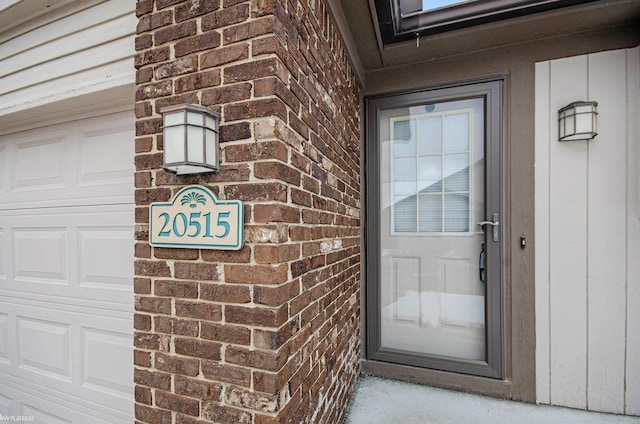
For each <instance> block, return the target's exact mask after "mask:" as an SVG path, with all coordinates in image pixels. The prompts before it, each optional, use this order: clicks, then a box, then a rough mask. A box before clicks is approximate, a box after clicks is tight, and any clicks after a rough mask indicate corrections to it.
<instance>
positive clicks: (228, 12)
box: [202, 4, 249, 31]
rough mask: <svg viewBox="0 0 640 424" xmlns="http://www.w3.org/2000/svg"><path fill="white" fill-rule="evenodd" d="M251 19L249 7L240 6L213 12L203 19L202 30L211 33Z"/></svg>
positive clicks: (226, 7) (245, 5)
mask: <svg viewBox="0 0 640 424" xmlns="http://www.w3.org/2000/svg"><path fill="white" fill-rule="evenodd" d="M248 18H249V5H248V4H239V5H235V6H231V7H228V6H227V5H225V7H224V9H222V10H219V11H216V12H213V13H211V14H209V15H207V16H204V17H202V30H203V31H209V30H212V29H217V28H222V27H225V26H229V25H233V24H238V23H240V22H243V21H245V20H247V19H248Z"/></svg>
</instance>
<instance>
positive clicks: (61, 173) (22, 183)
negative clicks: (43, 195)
mask: <svg viewBox="0 0 640 424" xmlns="http://www.w3.org/2000/svg"><path fill="white" fill-rule="evenodd" d="M67 144H68V139H67V138H66V137H63V136H60V137H54V138H46V139H36V140H30V139H27V140H24V141H19V142H17V143H16V144H15V149H14V152H13V153H14V158H13V160H12V161H11V163H12V164H13V165H12V167H11V170H12V184H11V185H12V189H13V191H14V192H23V191H34V190H51V189H63V188H65V187H66V186H67V181H66V178H67V173H68V169H69V165H68V164H67V163H66V162H67V156H68V153H67V149H68V147H67Z"/></svg>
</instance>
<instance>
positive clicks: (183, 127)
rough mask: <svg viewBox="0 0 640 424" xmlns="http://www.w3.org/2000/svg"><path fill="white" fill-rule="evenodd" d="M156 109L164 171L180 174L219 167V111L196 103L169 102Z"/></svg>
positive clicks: (200, 172) (214, 170)
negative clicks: (160, 134)
mask: <svg viewBox="0 0 640 424" xmlns="http://www.w3.org/2000/svg"><path fill="white" fill-rule="evenodd" d="M160 112H161V113H162V119H163V126H162V134H163V137H164V164H163V168H164V169H165V170H166V171H168V172H171V173H174V174H178V175H182V174H202V173H205V172H216V171H218V170H219V169H220V158H219V136H218V131H219V128H218V127H219V122H220V115H218V114H217V113H216V112H214V111H213V110H211V109H209V108H206V107H204V106H200V105H178V106H170V107H167V108H164V109H162V110H161V111H160Z"/></svg>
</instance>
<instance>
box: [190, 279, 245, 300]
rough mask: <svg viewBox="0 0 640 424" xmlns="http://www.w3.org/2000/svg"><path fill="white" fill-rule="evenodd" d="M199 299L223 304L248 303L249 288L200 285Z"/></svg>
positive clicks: (229, 285)
mask: <svg viewBox="0 0 640 424" xmlns="http://www.w3.org/2000/svg"><path fill="white" fill-rule="evenodd" d="M200 299H203V300H211V301H214V302H224V303H249V302H251V292H250V290H249V287H247V286H241V285H237V284H233V285H231V284H204V283H201V284H200Z"/></svg>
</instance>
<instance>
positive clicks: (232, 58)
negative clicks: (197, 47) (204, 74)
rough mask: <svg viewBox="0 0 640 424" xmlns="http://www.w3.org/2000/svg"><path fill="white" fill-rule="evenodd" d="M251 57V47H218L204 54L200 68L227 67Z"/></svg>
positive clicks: (245, 45) (240, 45)
mask: <svg viewBox="0 0 640 424" xmlns="http://www.w3.org/2000/svg"><path fill="white" fill-rule="evenodd" d="M248 57H249V45H248V44H246V43H242V44H236V45H233V46H229V47H218V48H215V49H212V50H211V51H209V52H207V53H204V54H202V56H201V57H200V68H201V69H207V68H213V67H215V66H221V65H226V64H228V63H233V62H237V61H239V60H243V59H247V58H248Z"/></svg>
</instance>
